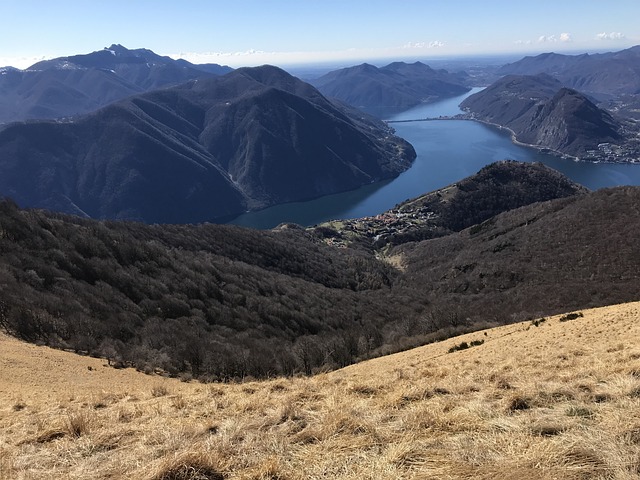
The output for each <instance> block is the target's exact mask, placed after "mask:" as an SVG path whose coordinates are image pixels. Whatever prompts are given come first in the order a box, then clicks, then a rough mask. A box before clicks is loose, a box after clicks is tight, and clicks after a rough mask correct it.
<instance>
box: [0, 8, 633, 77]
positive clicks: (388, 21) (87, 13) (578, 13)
mask: <svg viewBox="0 0 640 480" xmlns="http://www.w3.org/2000/svg"><path fill="white" fill-rule="evenodd" d="M0 16H2V18H3V19H4V20H5V22H3V29H2V30H1V31H0V46H1V47H2V48H0V66H13V67H16V68H26V67H28V66H30V65H33V64H34V63H36V62H38V61H40V60H44V59H50V58H55V57H61V56H68V55H74V54H78V53H89V52H92V51H96V50H101V49H102V48H105V47H108V46H110V45H111V44H113V43H119V44H121V45H123V46H125V47H127V48H130V49H135V48H148V49H150V50H153V51H154V52H156V53H158V54H160V55H167V56H170V57H172V58H184V59H186V60H188V61H191V62H193V63H219V64H222V65H229V66H231V67H234V68H236V67H241V66H255V65H261V64H265V63H270V64H275V65H281V66H293V65H310V64H321V63H325V64H327V63H333V64H336V65H346V64H353V63H357V62H362V61H369V62H372V63H373V62H377V61H384V60H383V59H396V60H409V61H412V60H417V59H427V58H432V59H438V58H455V57H476V56H483V55H484V56H492V55H495V56H501V55H513V56H523V55H535V54H539V53H543V52H550V51H554V52H559V53H565V52H567V53H568V52H595V51H616V50H622V49H624V48H628V47H630V46H632V45H636V44H640V27H638V25H637V18H640V2H637V0H633V1H629V0H620V1H616V2H615V3H611V4H607V5H606V6H605V5H604V4H602V3H601V2H581V1H580V2H579V1H578V0H566V1H563V2H557V1H549V0H538V1H535V2H532V1H531V2H521V3H518V4H517V5H514V4H513V2H508V1H505V0H495V1H492V2H477V1H471V0H461V1H457V2H437V1H428V0H405V1H403V2H392V1H391V0H350V1H341V0H323V1H317V0H307V1H303V2H300V1H293V0H274V1H271V2H264V1H260V0H238V1H236V2H227V3H224V4H222V3H220V2H216V1H206V0H192V1H189V2H183V3H180V4H178V3H174V2H157V1H151V0H138V1H136V2H125V1H124V0H113V1H111V2H109V3H107V2H83V1H80V0H60V1H58V2H47V1H44V0H21V1H20V2H17V1H8V2H2V4H1V5H0Z"/></svg>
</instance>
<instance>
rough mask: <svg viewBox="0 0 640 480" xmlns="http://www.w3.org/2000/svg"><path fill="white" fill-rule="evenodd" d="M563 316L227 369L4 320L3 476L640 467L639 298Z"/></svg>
mask: <svg viewBox="0 0 640 480" xmlns="http://www.w3.org/2000/svg"><path fill="white" fill-rule="evenodd" d="M559 318H560V317H553V318H548V319H547V320H546V321H544V322H542V323H540V325H539V326H537V327H536V326H534V325H532V324H531V323H530V322H527V323H520V324H514V325H508V326H504V327H499V328H496V329H493V330H487V331H485V332H476V333H473V334H469V335H466V336H464V337H458V338H453V339H450V340H447V341H444V342H442V343H438V344H433V345H428V346H425V347H421V348H418V349H415V350H411V351H407V352H403V353H400V354H396V355H393V356H389V357H385V358H379V359H375V360H371V361H368V362H364V363H361V364H358V365H353V366H351V367H348V368H346V369H343V370H339V371H335V372H332V373H327V374H321V375H317V376H315V377H311V378H294V379H282V378H281V379H275V380H271V381H264V382H245V383H242V384H227V385H224V384H211V385H203V384H196V383H188V384H187V383H180V382H178V381H176V380H173V379H166V378H162V377H158V376H146V375H143V374H140V373H137V372H135V371H133V370H115V369H111V368H108V367H106V366H105V365H104V363H105V362H104V361H102V360H99V359H94V358H89V357H78V356H75V355H73V354H71V353H67V352H61V351H57V350H52V349H49V348H47V347H36V346H33V345H29V344H26V343H22V342H19V341H17V340H15V339H12V338H9V337H6V336H0V478H2V479H4V478H7V479H9V478H11V479H22V478H24V479H27V478H28V479H40V478H42V479H44V478H47V479H50V478H65V479H66V478H69V479H76V478H96V479H106V478H134V479H137V478H143V479H144V478H149V479H151V478H165V479H169V478H182V479H186V478H229V479H235V478H241V479H261V478H263V479H267V478H268V479H276V478H278V479H302V478H343V479H356V478H357V479H363V478H371V479H373V478H375V479H398V478H439V479H447V478H474V479H476V478H486V479H489V478H491V479H494V478H503V479H507V478H512V479H516V478H517V479H520V478H528V479H537V478H540V479H542V478H563V479H572V478H575V479H578V478H596V479H597V478H603V479H604V478H613V479H631V478H638V473H639V471H640V341H639V340H638V338H640V322H639V320H640V303H630V304H624V305H619V306H612V307H605V308H600V309H595V310H590V311H585V312H584V316H583V317H579V318H576V319H574V320H571V321H565V322H560V320H559ZM478 339H480V340H484V343H483V344H482V345H479V346H475V347H472V348H470V349H468V350H462V351H457V352H455V353H450V354H449V353H447V351H448V349H449V348H450V347H451V346H454V345H458V344H460V343H461V342H462V341H472V340H478ZM198 472H199V474H200V476H197V475H196V473H198Z"/></svg>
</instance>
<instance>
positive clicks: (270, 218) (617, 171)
mask: <svg viewBox="0 0 640 480" xmlns="http://www.w3.org/2000/svg"><path fill="white" fill-rule="evenodd" d="M478 90H479V89H474V90H472V91H471V92H469V93H467V94H465V95H462V96H460V97H455V98H451V99H447V100H443V101H440V102H437V103H432V104H429V105H421V106H419V107H416V108H413V109H411V110H407V111H405V112H402V113H400V114H397V115H394V116H393V117H390V118H389V120H408V119H416V118H433V117H439V116H447V115H455V114H456V113H460V109H459V108H458V105H459V104H460V102H462V100H464V98H466V97H467V96H468V95H470V94H471V93H474V92H475V91H478ZM393 127H394V128H395V129H396V133H397V135H399V136H400V137H403V138H404V139H406V140H407V141H409V142H410V143H411V144H412V145H413V146H414V148H415V150H416V153H417V154H418V156H417V158H416V160H415V162H414V163H413V165H412V166H411V168H410V169H409V170H407V171H405V172H404V173H402V174H400V175H399V176H398V177H396V178H395V179H392V180H387V181H384V182H380V183H376V184H371V185H367V186H364V187H362V188H359V189H357V190H352V191H349V192H344V193H339V194H335V195H328V196H325V197H321V198H318V199H315V200H309V201H306V202H296V203H287V204H284V205H277V206H275V207H271V208H267V209H264V210H260V211H258V212H249V213H246V214H244V215H241V216H239V217H237V218H236V219H234V220H233V221H231V222H230V223H233V224H236V225H243V226H248V227H253V228H262V229H264V228H273V227H275V226H276V225H278V224H280V223H283V222H293V223H298V224H300V225H304V226H309V225H315V224H318V223H321V222H324V221H327V220H332V219H342V218H357V217H365V216H370V215H377V214H378V213H381V212H384V211H385V210H389V209H390V208H393V207H394V206H395V205H397V204H398V203H400V202H403V201H404V200H407V199H409V198H413V197H417V196H419V195H421V194H423V193H426V192H430V191H432V190H436V189H438V188H441V187H444V186H446V185H449V184H451V183H454V182H456V181H458V180H460V179H462V178H464V177H468V176H469V175H473V174H474V173H476V172H477V171H478V170H480V169H481V168H482V167H484V166H485V165H488V164H489V163H492V162H495V161H498V160H504V159H511V160H519V161H523V162H542V163H544V164H546V165H548V166H550V167H552V168H554V169H556V170H558V171H560V172H562V173H564V174H565V175H567V176H568V177H569V178H571V179H572V180H574V181H576V182H578V183H581V184H582V185H585V186H586V187H588V188H590V189H598V188H602V187H612V186H618V185H640V165H628V164H627V165H624V164H604V163H586V162H575V161H573V160H566V159H562V158H559V157H556V156H554V155H549V154H544V153H540V152H538V151H537V150H535V149H531V148H527V147H522V146H519V145H515V144H514V143H513V142H511V137H510V135H509V134H508V133H507V132H505V131H501V130H499V129H497V128H493V127H489V126H486V125H483V124H481V123H477V122H472V121H465V120H435V121H428V122H410V123H395V124H393Z"/></svg>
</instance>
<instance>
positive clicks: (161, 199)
mask: <svg viewBox="0 0 640 480" xmlns="http://www.w3.org/2000/svg"><path fill="white" fill-rule="evenodd" d="M414 158H415V152H414V151H413V148H412V147H411V146H410V145H409V144H408V143H406V142H405V141H403V140H401V139H399V138H397V137H395V136H393V135H392V130H391V129H390V128H388V127H387V126H386V125H384V124H383V123H382V122H378V121H375V120H373V119H367V118H365V117H364V116H363V115H362V114H359V115H358V117H353V114H352V113H349V112H348V111H347V110H346V109H343V108H340V107H339V106H337V105H334V104H332V103H331V102H329V101H328V100H326V99H325V98H324V97H323V96H322V95H321V94H320V93H319V92H318V91H317V90H315V89H314V88H313V87H311V86H310V85H308V84H305V83H304V82H302V81H300V80H298V79H296V78H294V77H292V76H290V75H289V74H287V73H286V72H284V71H283V70H280V69H278V68H275V67H269V66H264V67H259V68H255V69H241V70H238V71H234V72H232V73H230V74H227V75H225V76H222V77H216V78H212V79H201V80H199V81H193V82H190V83H187V84H183V85H180V86H176V87H172V88H167V89H164V90H161V91H156V92H150V93H148V94H144V95H140V96H134V97H131V98H129V99H127V100H124V101H122V102H119V103H116V104H113V105H110V106H108V107H105V108H104V109H102V110H99V111H97V112H95V113H93V114H90V115H88V116H85V117H82V118H78V119H76V120H74V121H73V122H29V123H24V124H11V125H9V126H7V127H5V128H4V129H2V130H0V173H1V176H0V193H2V194H3V195H6V196H10V197H12V198H13V199H14V200H15V201H16V202H18V203H19V204H20V205H23V206H37V207H45V208H50V209H54V210H60V211H64V212H70V213H76V214H82V215H87V216H90V217H94V218H126V219H136V220H143V221H146V222H162V223H185V222H202V221H211V220H214V219H216V218H220V217H225V216H231V215H234V214H239V213H242V212H243V211H245V210H247V209H255V208H262V207H266V206H269V205H273V204H276V203H281V202H287V201H294V200H304V199H308V198H312V197H316V196H320V195H324V194H327V193H335V192H338V191H343V190H347V189H351V188H356V187H358V186H360V185H363V184H366V183H371V182H373V181H377V180H381V179H384V178H390V177H393V176H395V175H397V174H398V173H400V172H401V171H403V170H405V169H406V168H407V167H408V166H409V165H410V163H411V161H412V160H413V159H414Z"/></svg>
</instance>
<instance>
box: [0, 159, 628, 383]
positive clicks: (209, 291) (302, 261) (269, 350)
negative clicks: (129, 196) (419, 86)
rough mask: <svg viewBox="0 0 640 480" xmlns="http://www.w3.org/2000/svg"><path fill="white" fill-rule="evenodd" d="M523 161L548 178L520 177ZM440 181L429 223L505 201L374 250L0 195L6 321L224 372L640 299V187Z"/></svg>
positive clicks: (120, 354)
mask: <svg viewBox="0 0 640 480" xmlns="http://www.w3.org/2000/svg"><path fill="white" fill-rule="evenodd" d="M509 172H510V173H509ZM527 172H528V173H530V174H533V175H535V176H537V177H538V178H540V179H541V180H543V179H545V178H546V180H547V181H546V182H544V181H542V182H541V184H540V185H543V186H544V185H546V187H544V188H540V189H538V190H536V189H535V188H527V184H528V182H527V181H526V176H527ZM519 178H520V180H519ZM518 182H521V183H522V185H523V190H522V192H528V193H527V195H528V196H526V199H527V202H526V203H530V205H527V206H523V207H520V208H515V209H512V210H509V211H506V212H505V211H504V210H508V209H510V208H514V207H515V206H517V204H524V203H523V202H524V200H523V199H524V198H525V197H523V198H518V197H517V196H515V197H513V199H511V198H502V197H504V196H505V195H506V196H507V197H508V195H509V192H511V193H512V194H513V193H514V192H517V191H518V189H517V188H516V184H517V183H518ZM530 186H531V185H530ZM449 190H450V192H449V193H448V194H446V195H443V197H445V198H442V199H440V200H441V201H435V202H434V203H432V204H431V205H436V206H438V205H439V206H440V207H442V209H441V213H442V216H441V217H440V220H439V221H440V224H439V225H440V226H439V229H440V231H439V232H438V231H437V232H436V233H440V234H444V233H446V231H447V230H449V231H453V230H456V229H459V228H464V227H465V224H464V223H462V224H460V223H459V219H458V217H456V216H455V215H453V216H450V215H449V214H448V213H447V208H446V205H447V204H449V205H454V204H455V205H456V210H457V211H463V212H467V213H466V214H465V216H466V217H467V218H469V219H475V220H473V221H477V222H480V221H482V220H483V219H484V218H487V215H489V213H488V212H492V213H491V214H493V213H498V210H500V209H502V210H501V211H503V213H500V214H499V215H497V216H494V217H491V218H488V219H487V220H484V221H482V223H480V224H476V225H473V226H471V227H469V228H466V229H464V230H462V231H461V232H459V233H449V234H448V235H445V236H443V237H440V238H433V239H431V240H423V241H420V242H409V243H403V244H401V245H399V246H396V247H393V248H389V247H387V248H386V249H385V250H375V249H374V248H373V246H372V245H371V244H369V245H366V244H364V243H362V242H354V243H353V245H352V247H353V248H337V247H335V246H331V245H327V244H328V243H329V244H331V242H330V241H329V240H330V239H331V238H330V237H329V238H327V235H326V231H323V230H322V229H320V230H319V231H318V230H315V231H314V230H311V231H307V230H305V229H302V228H300V227H296V226H290V225H284V226H281V227H280V228H278V229H275V230H273V231H269V232H264V231H255V230H250V229H243V228H239V227H232V226H224V225H199V226H189V225H186V226H184V225H183V226H180V225H173V226H170V225H163V226H158V225H144V224H138V223H128V222H104V221H103V222H98V221H95V220H88V219H79V218H75V217H68V216H64V215H59V214H51V213H46V212H43V211H30V210H20V209H18V208H17V207H16V206H15V205H13V204H11V203H9V202H4V203H2V204H0V206H1V209H0V210H1V211H0V249H1V251H2V252H3V255H2V256H1V257H0V284H2V286H3V288H2V294H1V296H0V326H1V327H3V328H4V329H5V330H7V331H8V332H10V333H11V334H13V335H15V336H17V337H20V338H23V339H26V340H29V341H31V342H44V343H47V344H49V345H53V346H57V347H62V348H71V349H74V350H77V351H85V352H89V353H91V354H96V355H102V356H106V357H108V358H110V359H111V360H113V361H114V362H116V363H117V364H119V365H135V366H136V367H138V368H140V369H144V370H147V371H152V370H153V369H154V368H160V369H162V370H164V371H166V372H168V373H170V374H172V375H183V376H184V375H186V376H196V377H199V378H204V379H207V378H208V379H228V378H233V377H237V378H240V377H244V376H246V375H253V376H270V375H276V374H291V373H295V372H304V373H311V372H312V371H314V370H315V369H318V368H336V367H342V366H345V365H348V364H350V363H353V362H355V361H359V360H362V359H365V358H370V357H372V356H377V355H382V354H385V353H390V352H393V351H398V350H401V349H405V348H408V347H410V346H415V345H419V344H424V343H427V342H430V341H433V340H436V339H440V338H446V337H448V336H451V335H454V334H456V333H460V332H465V331H471V330H475V329H478V328H481V327H483V326H486V325H497V324H504V323H510V322H513V321H518V320H522V319H526V318H531V317H532V316H539V315H546V314H552V313H557V312H561V311H563V310H567V309H578V308H586V307H592V306H599V305H606V304H611V303H617V302H623V301H631V300H635V299H637V298H639V296H640V275H639V274H638V272H639V271H640V264H639V263H638V262H640V252H639V251H638V245H637V244H636V242H634V241H632V239H634V238H637V236H638V235H639V234H640V231H639V230H640V215H639V214H638V213H639V212H638V205H640V189H638V188H634V187H620V188H615V189H606V190H600V191H596V192H592V193H584V191H583V190H582V189H580V188H576V187H575V186H574V185H572V184H571V183H570V182H567V181H566V179H563V178H562V177H560V176H559V175H558V174H557V172H553V171H551V170H548V169H544V168H541V167H539V166H528V167H526V168H520V167H519V164H510V163H502V164H498V165H497V166H496V167H494V168H487V169H483V170H482V171H481V172H480V174H479V175H478V176H477V178H473V177H472V178H469V179H465V180H464V181H461V182H459V184H458V186H457V187H455V188H454V187H450V188H449ZM477 192H484V194H483V195H478V193H477ZM445 193H446V192H445ZM543 194H544V195H543ZM567 195H570V196H568V197H567ZM494 196H495V197H496V199H495V200H491V198H492V197H494ZM554 196H556V197H566V198H556V199H550V198H554ZM436 197H437V195H436ZM483 198H486V201H481V200H482V199H483ZM537 199H538V200H545V201H541V202H537V203H534V202H536V201H537ZM434 200H435V199H434ZM513 201H516V204H514V203H512V202H513ZM499 206H501V207H500V208H498V207H499ZM488 207H491V208H493V209H494V210H491V209H488ZM411 220H412V217H411V216H408V217H407V218H406V221H411Z"/></svg>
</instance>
